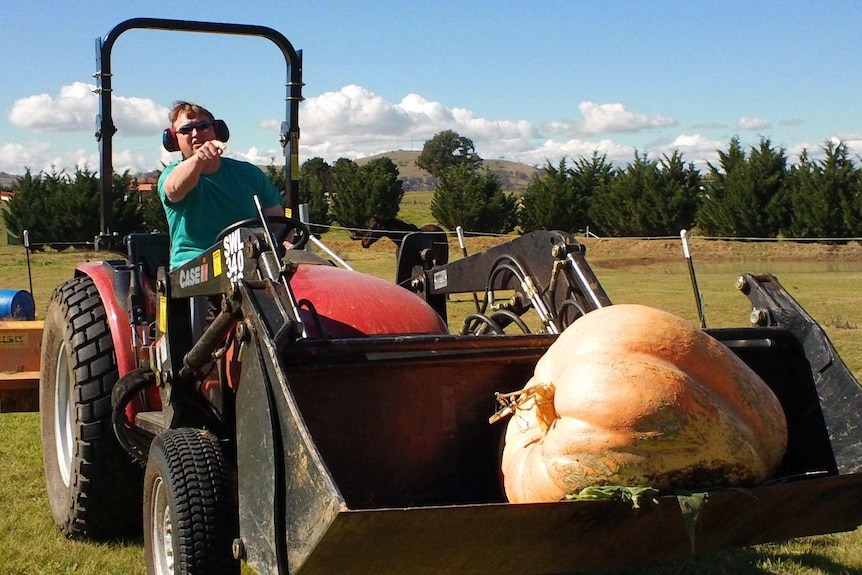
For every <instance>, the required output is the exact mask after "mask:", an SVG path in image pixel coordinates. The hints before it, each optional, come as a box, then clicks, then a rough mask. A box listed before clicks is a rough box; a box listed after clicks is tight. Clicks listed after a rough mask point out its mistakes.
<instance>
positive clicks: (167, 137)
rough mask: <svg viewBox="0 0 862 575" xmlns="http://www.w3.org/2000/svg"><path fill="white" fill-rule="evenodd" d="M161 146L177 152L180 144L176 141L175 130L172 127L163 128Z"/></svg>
mask: <svg viewBox="0 0 862 575" xmlns="http://www.w3.org/2000/svg"><path fill="white" fill-rule="evenodd" d="M162 146H164V147H165V149H166V150H167V151H169V152H179V151H180V144H179V142H177V132H176V130H174V127H173V126H171V127H170V128H165V131H164V132H162Z"/></svg>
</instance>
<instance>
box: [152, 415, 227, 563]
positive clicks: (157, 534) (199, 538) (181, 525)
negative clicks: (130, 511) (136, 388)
mask: <svg viewBox="0 0 862 575" xmlns="http://www.w3.org/2000/svg"><path fill="white" fill-rule="evenodd" d="M228 476H229V473H228V465H227V461H226V459H225V456H224V452H223V451H222V448H221V445H220V444H219V440H218V438H217V437H215V436H214V435H212V434H211V433H209V432H206V431H201V430H198V429H192V428H180V429H168V430H166V431H163V432H162V433H160V434H159V435H157V436H156V438H155V439H154V440H153V443H152V445H151V446H150V454H149V459H148V461H147V470H146V474H145V475H144V549H145V553H146V557H147V573H149V574H150V575H167V574H176V575H204V574H206V575H237V574H238V573H239V572H240V564H239V561H238V560H236V559H234V557H233V551H232V548H231V547H232V544H233V540H234V538H236V537H237V535H238V532H239V528H238V525H239V519H238V511H237V506H236V497H235V495H234V488H233V486H232V485H231V484H230V482H229V481H228Z"/></svg>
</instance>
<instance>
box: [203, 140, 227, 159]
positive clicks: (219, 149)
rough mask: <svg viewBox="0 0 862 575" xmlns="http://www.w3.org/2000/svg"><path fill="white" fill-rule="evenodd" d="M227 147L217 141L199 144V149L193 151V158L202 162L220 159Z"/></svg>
mask: <svg viewBox="0 0 862 575" xmlns="http://www.w3.org/2000/svg"><path fill="white" fill-rule="evenodd" d="M226 147H227V146H226V145H225V143H224V142H221V141H219V140H209V141H207V142H204V143H203V144H201V147H200V148H198V149H197V150H195V157H197V159H198V160H200V161H202V162H209V161H210V160H214V159H216V158H220V157H221V155H222V154H224V150H225V148H226Z"/></svg>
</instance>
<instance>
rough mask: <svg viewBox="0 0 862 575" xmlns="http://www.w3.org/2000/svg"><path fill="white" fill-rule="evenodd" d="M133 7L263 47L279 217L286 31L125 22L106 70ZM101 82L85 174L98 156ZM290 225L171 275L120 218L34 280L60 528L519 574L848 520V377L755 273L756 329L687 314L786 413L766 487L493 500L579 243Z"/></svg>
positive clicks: (237, 232) (385, 567) (320, 566)
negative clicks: (277, 122) (375, 243)
mask: <svg viewBox="0 0 862 575" xmlns="http://www.w3.org/2000/svg"><path fill="white" fill-rule="evenodd" d="M136 27H139V28H157V29H166V30H186V31H196V32H215V33H237V34H247V35H262V36H264V37H267V38H270V39H272V40H273V41H275V42H276V43H277V44H278V45H279V46H280V47H281V48H282V51H283V53H284V54H285V55H286V61H287V66H288V120H287V121H286V122H285V124H284V127H283V130H282V131H283V135H284V137H283V144H284V146H285V153H286V156H287V159H288V161H287V169H288V172H289V177H288V179H287V180H288V183H287V185H288V190H287V191H286V197H287V204H288V207H289V208H290V209H291V213H298V205H297V201H298V193H297V192H298V187H297V185H298V182H297V181H296V177H295V176H296V174H295V172H293V171H291V166H295V165H297V164H296V162H295V157H294V155H295V154H296V147H295V144H296V141H297V139H296V138H295V137H294V136H297V135H298V128H297V127H296V122H295V120H296V117H297V114H296V112H297V107H298V105H299V101H300V99H301V95H300V94H299V92H298V89H299V87H300V86H301V76H300V74H299V58H298V56H297V54H296V52H294V51H293V49H292V47H290V45H289V44H288V43H287V40H286V39H284V38H283V36H281V35H280V34H278V33H277V32H274V31H272V30H269V29H265V28H261V27H246V26H240V25H225V24H208V23H201V22H184V21H175V20H153V19H136V20H130V21H127V22H124V23H122V24H120V25H119V26H118V27H116V28H115V29H114V30H112V31H111V32H110V33H109V34H108V36H107V37H106V39H105V40H102V41H100V42H99V44H98V46H99V48H98V53H99V55H100V58H99V60H100V62H101V67H100V74H99V77H100V79H101V80H100V81H101V82H102V84H100V86H101V87H102V88H104V83H105V82H106V81H108V79H109V78H110V69H109V67H106V63H107V62H109V61H110V58H109V55H110V46H111V45H112V44H113V41H114V40H116V38H117V36H119V34H120V33H122V32H123V31H125V30H128V29H131V28H136ZM109 95H110V91H109V90H108V91H105V90H103V91H102V92H101V99H102V105H101V111H102V113H101V115H100V122H101V123H102V124H101V125H102V129H101V131H100V136H101V138H102V140H101V142H102V146H101V148H102V151H103V157H102V162H103V164H102V174H111V173H112V169H111V164H110V154H109V153H108V154H107V157H105V151H106V150H108V151H109V150H110V137H111V134H112V133H113V130H112V125H111V123H110V107H109V104H108V103H107V102H108V101H109ZM104 179H105V180H107V181H108V182H109V181H110V178H109V177H106V178H104ZM108 185H109V184H108ZM107 189H110V188H107ZM105 220H106V217H105V216H103V221H105ZM104 232H105V233H103V235H102V237H101V241H102V242H109V241H110V239H111V234H110V233H109V232H110V226H106V227H105V228H104ZM288 233H293V236H294V249H290V250H284V249H283V247H282V245H281V240H282V239H283V238H284V237H286V234H288ZM308 238H309V230H308V228H307V227H306V225H305V224H304V223H302V222H299V221H297V220H294V219H292V218H289V217H286V218H269V219H267V218H263V216H262V215H261V217H260V218H259V219H256V220H246V221H241V222H237V223H236V224H235V225H233V226H230V227H229V228H228V229H226V230H224V231H223V232H222V234H221V235H220V237H219V238H218V240H217V241H216V243H215V244H214V245H213V246H212V247H211V248H210V249H208V250H207V251H206V252H205V253H204V254H202V255H201V256H199V257H198V258H196V259H194V260H192V261H189V262H187V263H186V264H184V265H182V266H180V267H179V268H177V269H174V270H169V269H168V266H167V264H168V239H167V237H166V236H165V235H161V234H133V235H131V236H128V237H127V238H125V240H124V248H125V250H124V254H123V257H122V258H118V259H116V260H110V261H103V262H88V263H84V264H81V265H80V266H79V267H78V270H77V271H76V274H75V277H74V278H73V279H71V280H69V281H68V282H66V283H64V284H63V285H61V286H60V287H58V288H57V289H56V290H55V292H54V295H53V298H52V301H51V303H50V305H49V308H48V312H47V314H46V317H45V325H44V337H43V343H42V361H41V381H40V403H41V406H40V411H41V419H42V442H43V450H44V455H45V457H44V459H45V473H46V477H47V482H48V499H49V501H50V505H51V511H52V514H53V517H54V520H55V521H56V523H57V524H58V525H59V527H60V529H61V530H62V531H63V532H64V533H65V534H67V535H68V536H70V537H75V538H87V537H94V538H102V537H111V536H115V535H116V534H118V533H120V532H124V531H126V532H128V531H134V530H140V529H141V527H142V528H143V533H144V541H145V547H146V558H147V566H148V572H149V573H157V574H163V573H183V574H192V573H206V574H218V573H231V574H235V573H238V572H239V568H240V562H241V561H245V562H246V563H248V564H249V565H250V566H251V567H252V568H253V569H254V570H256V571H257V572H258V573H282V574H288V573H302V574H314V573H375V574H404V573H429V574H432V573H433V574H439V573H476V574H485V573H499V574H533V573H563V572H576V571H582V570H587V569H595V568H608V567H615V566H624V565H636V564H639V563H642V562H645V561H649V560H656V559H669V558H679V557H686V556H689V555H691V554H692V553H708V552H712V551H715V550H719V549H723V548H727V547H734V546H746V545H752V544H757V543H762V542H767V541H775V540H781V539H786V538H791V537H797V536H803V535H812V534H819V533H828V532H835V531H844V530H851V529H854V528H856V527H857V526H858V525H860V524H862V505H860V503H859V502H860V501H862V453H860V450H862V428H860V427H859V426H858V425H857V424H856V421H857V418H858V413H859V412H860V411H862V391H860V386H859V384H858V383H857V382H856V380H855V379H854V378H853V377H852V375H851V374H850V373H849V371H848V370H847V368H846V367H845V366H844V364H843V363H842V362H841V360H840V358H839V357H838V356H837V354H836V353H835V350H834V348H833V347H832V345H831V343H830V342H829V340H828V339H827V338H826V336H825V334H824V333H823V331H822V330H821V329H820V328H819V326H817V325H816V323H815V322H814V321H813V320H812V319H811V318H810V317H809V316H808V314H806V313H805V311H804V310H802V309H801V308H800V307H799V306H798V305H797V304H796V302H795V301H794V300H793V299H792V298H791V297H790V296H789V295H788V294H787V293H786V292H785V291H784V289H783V288H782V287H781V286H780V285H779V284H778V282H777V281H776V280H775V278H772V277H770V276H752V275H745V276H743V277H742V278H741V279H740V282H739V286H738V287H739V289H740V290H741V291H742V292H743V293H744V294H745V295H747V297H748V298H749V299H750V301H751V303H752V306H753V308H754V310H755V312H756V313H754V314H753V317H754V318H755V319H756V321H757V325H755V326H753V327H741V328H733V329H710V330H707V331H708V333H709V334H710V335H712V336H713V337H715V338H717V339H718V340H719V341H721V342H723V343H724V344H725V345H726V346H728V347H729V348H730V349H731V350H732V351H733V352H734V353H736V354H737V355H738V356H739V357H740V358H742V359H743V360H744V361H745V362H746V363H747V364H748V365H750V366H751V367H752V368H753V369H754V370H755V371H756V372H757V373H758V374H760V376H761V377H762V378H763V379H764V380H765V381H766V382H767V383H768V384H769V385H770V387H771V388H772V389H773V391H774V392H775V393H776V395H777V396H778V398H779V400H780V401H781V404H782V406H783V408H784V411H785V414H786V417H787V422H788V426H789V445H788V450H787V455H786V456H785V458H784V461H783V463H782V464H781V467H780V468H779V470H778V472H777V473H776V475H775V477H774V478H773V479H772V480H771V481H770V482H769V483H767V484H764V485H761V486H758V487H754V488H749V489H716V490H711V491H708V492H704V493H702V494H700V496H699V497H697V498H693V499H691V500H696V501H697V502H698V503H697V504H696V505H694V506H692V504H691V503H690V501H691V500H689V499H686V500H685V501H683V500H682V499H681V498H680V496H679V494H662V495H661V496H659V497H658V498H657V503H656V504H655V506H651V507H650V506H645V507H642V508H638V509H633V508H632V507H631V505H628V504H625V503H622V502H619V501H560V502H555V503H543V504H511V503H508V502H507V500H506V497H505V493H504V490H503V487H502V482H501V478H500V451H501V445H502V441H503V428H502V426H494V425H490V424H489V423H488V420H489V417H491V416H492V415H493V414H494V413H495V411H496V407H497V406H496V402H495V394H496V393H497V392H503V393H505V392H513V391H516V390H518V389H520V388H521V387H522V386H523V385H524V383H525V382H526V381H527V380H528V379H529V378H530V376H531V375H532V371H533V368H534V367H535V364H536V362H537V361H538V359H539V358H540V357H541V356H542V355H543V354H544V353H545V351H546V350H547V349H548V347H549V346H550V345H551V343H552V342H553V341H555V339H556V337H557V334H559V333H560V332H561V331H562V330H564V329H565V327H566V326H567V325H569V324H570V323H571V322H573V321H575V320H576V319H577V318H578V317H580V316H581V315H584V314H587V313H590V312H592V311H594V310H596V309H598V308H601V307H605V306H609V305H612V302H611V301H610V299H609V297H608V296H607V294H606V293H605V291H604V290H603V288H602V286H601V284H600V282H599V280H598V278H597V277H596V276H595V275H594V274H593V272H592V270H591V268H590V267H589V265H588V263H587V261H586V255H585V249H584V247H583V246H582V245H581V244H580V243H578V242H577V240H575V239H574V238H573V237H572V236H570V235H568V234H565V233H561V232H534V233H532V234H527V235H524V236H522V237H519V238H516V239H513V240H511V241H509V242H507V243H504V244H502V245H500V246H498V247H495V248H492V249H490V250H488V251H486V252H483V253H479V254H476V255H473V256H469V257H465V258H463V259H461V260H458V261H454V262H450V263H445V264H444V263H441V262H442V261H443V259H444V258H440V257H439V256H438V257H437V258H436V259H435V257H434V256H433V255H432V254H433V253H434V250H432V249H430V248H431V247H434V242H435V241H439V235H438V234H428V233H422V232H417V233H415V234H411V235H408V236H407V237H406V238H405V239H404V241H403V243H402V245H401V248H400V251H399V257H398V265H397V268H398V277H397V285H396V284H392V283H389V282H386V281H383V280H380V279H377V278H374V277H371V276H367V275H364V274H361V273H357V272H354V271H351V270H346V269H343V268H339V267H336V266H335V265H333V264H332V263H331V262H330V261H328V260H325V259H323V258H320V257H318V256H316V255H313V254H311V253H309V252H306V251H304V250H303V249H301V248H302V246H303V244H304V242H305V241H307V239H308ZM446 259H448V258H446ZM470 292H474V293H479V294H482V298H481V302H482V303H481V304H479V305H478V306H477V309H476V310H475V312H473V313H470V314H467V317H465V318H464V320H463V322H459V323H460V327H459V329H458V332H457V333H454V332H450V329H449V321H448V319H449V318H448V313H447V309H446V306H447V300H446V297H447V296H448V295H452V294H456V293H470ZM501 294H502V295H501ZM478 299H479V298H477V301H478ZM201 311H204V312H209V313H208V317H207V320H206V321H204V322H199V321H196V320H195V318H196V317H198V316H199V312H201ZM529 314H535V315H536V317H537V318H538V321H539V324H540V325H541V328H540V330H539V331H540V333H530V331H531V330H530V329H529V327H528V324H529V322H528V321H525V318H526V317H528V315H529ZM511 331H517V332H520V333H516V334H509V333H508V332H511Z"/></svg>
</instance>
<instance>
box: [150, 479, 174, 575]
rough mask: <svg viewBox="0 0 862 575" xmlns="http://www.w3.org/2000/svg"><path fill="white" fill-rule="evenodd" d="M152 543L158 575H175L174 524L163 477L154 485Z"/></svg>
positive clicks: (154, 563)
mask: <svg viewBox="0 0 862 575" xmlns="http://www.w3.org/2000/svg"><path fill="white" fill-rule="evenodd" d="M151 517H152V518H153V520H152V525H150V529H151V530H152V531H151V533H152V541H153V549H152V553H153V565H155V568H156V569H155V571H156V573H157V574H158V575H173V573H174V535H173V532H174V523H173V520H172V519H171V508H170V505H168V494H167V489H166V488H165V483H164V481H162V478H161V477H156V478H155V481H154V483H153V508H152V515H151Z"/></svg>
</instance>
